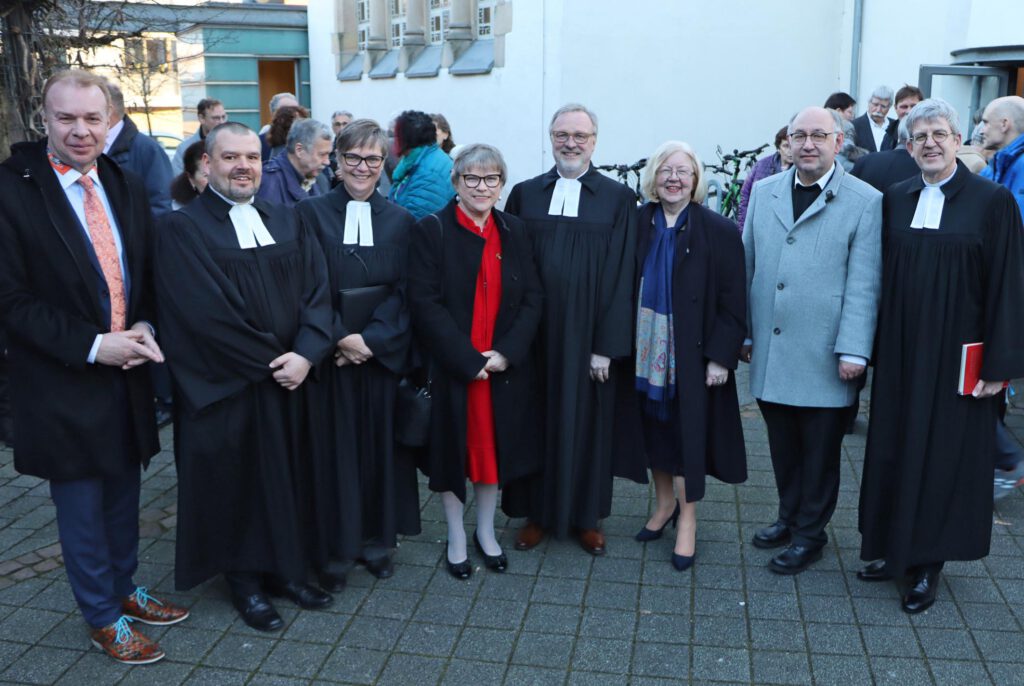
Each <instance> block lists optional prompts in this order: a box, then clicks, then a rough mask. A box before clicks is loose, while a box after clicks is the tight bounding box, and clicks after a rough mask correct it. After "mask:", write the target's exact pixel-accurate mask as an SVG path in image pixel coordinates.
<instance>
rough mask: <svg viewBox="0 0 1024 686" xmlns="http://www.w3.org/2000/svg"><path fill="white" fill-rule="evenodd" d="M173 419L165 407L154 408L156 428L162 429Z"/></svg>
mask: <svg viewBox="0 0 1024 686" xmlns="http://www.w3.org/2000/svg"><path fill="white" fill-rule="evenodd" d="M173 420H174V416H173V415H172V414H171V411H170V410H169V409H168V408H166V407H157V408H156V428H158V429H162V428H164V427H165V426H167V425H168V424H170V423H171V422H172V421H173Z"/></svg>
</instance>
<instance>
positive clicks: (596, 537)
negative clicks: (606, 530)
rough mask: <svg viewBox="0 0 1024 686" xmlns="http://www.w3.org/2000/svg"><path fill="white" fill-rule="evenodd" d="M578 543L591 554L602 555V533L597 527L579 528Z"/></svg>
mask: <svg viewBox="0 0 1024 686" xmlns="http://www.w3.org/2000/svg"><path fill="white" fill-rule="evenodd" d="M580 545H581V546H582V547H583V549H584V550H586V551H587V552H588V553H590V554H591V555H604V534H603V533H601V532H600V531H598V530H597V529H581V530H580Z"/></svg>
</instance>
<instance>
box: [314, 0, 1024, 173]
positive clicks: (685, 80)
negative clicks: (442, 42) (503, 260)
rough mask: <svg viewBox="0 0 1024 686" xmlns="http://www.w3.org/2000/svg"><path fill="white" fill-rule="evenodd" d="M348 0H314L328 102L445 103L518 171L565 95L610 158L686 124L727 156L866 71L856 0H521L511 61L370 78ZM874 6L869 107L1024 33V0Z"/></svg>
mask: <svg viewBox="0 0 1024 686" xmlns="http://www.w3.org/2000/svg"><path fill="white" fill-rule="evenodd" d="M338 2H341V0H311V2H310V4H309V26H310V37H309V40H310V66H311V83H312V97H313V109H314V116H317V117H320V118H323V119H326V118H327V117H328V116H329V115H330V113H331V111H333V110H336V109H348V110H351V111H352V112H354V113H355V114H356V116H369V117H372V118H375V119H378V120H380V121H381V122H382V123H383V122H385V121H387V120H388V119H390V118H391V117H393V116H394V115H395V114H397V113H398V112H400V111H401V110H403V109H420V110H424V111H427V112H442V113H443V114H444V115H445V116H446V117H447V118H448V120H449V122H450V123H451V125H452V131H453V134H454V137H455V140H456V141H457V142H458V143H471V142H488V143H493V144H495V145H497V146H498V147H499V148H500V149H501V150H502V151H503V152H504V153H505V155H506V157H507V158H508V162H509V167H510V173H511V177H512V179H511V180H512V181H513V182H515V181H517V180H520V179H522V178H527V177H530V176H533V175H535V174H538V173H540V172H542V171H544V170H545V169H547V168H548V167H549V166H550V164H551V155H550V144H549V142H548V139H547V135H546V132H547V125H548V120H549V118H550V116H551V113H552V112H553V111H554V110H555V109H556V108H557V107H558V106H560V105H561V104H563V103H565V102H569V101H580V102H583V103H584V104H586V105H587V106H588V107H590V108H591V109H593V110H594V111H595V112H596V113H597V115H598V117H599V119H600V135H599V137H598V145H597V152H596V153H595V158H594V159H595V161H596V162H597V163H598V164H609V163H622V162H633V161H635V160H637V159H638V158H640V157H645V156H647V155H648V154H650V152H651V151H652V150H653V149H654V148H655V147H656V146H657V145H658V144H659V143H661V142H663V141H664V140H667V139H672V138H675V139H683V140H686V141H688V142H690V143H691V144H692V145H693V146H694V147H695V148H696V150H697V152H698V154H699V155H700V156H701V157H702V158H704V160H705V161H714V160H715V154H714V153H715V148H716V146H717V145H721V146H722V147H723V148H724V149H725V150H726V151H727V152H728V151H731V150H732V149H733V148H740V149H747V148H752V147H756V146H758V145H760V144H762V143H765V142H770V141H771V140H772V137H773V136H774V133H775V131H776V130H777V129H778V127H780V126H782V125H783V124H785V123H786V122H787V121H788V119H789V117H790V116H791V115H792V114H794V113H795V112H796V111H797V110H798V109H800V108H801V107H803V106H806V105H817V104H821V103H823V102H824V100H825V98H826V97H827V96H828V94H829V93H831V92H833V91H836V90H848V89H849V87H850V78H851V55H852V36H853V12H854V6H855V0H820V1H818V2H793V1H791V0H719V1H718V2H707V1H706V0H672V1H670V2H665V1H657V2H656V1H654V0H512V10H513V19H512V27H511V32H510V33H508V34H507V35H506V37H505V66H504V67H499V68H495V69H494V70H493V71H492V72H491V73H490V74H487V75H481V76H462V77H458V76H449V75H448V74H447V72H446V70H444V69H442V70H441V74H440V75H439V76H437V77H436V78H423V79H406V78H405V77H404V76H403V75H401V74H399V75H398V76H397V77H396V78H394V79H381V80H370V79H369V78H368V77H366V76H364V77H363V79H362V81H359V82H339V81H338V80H337V79H336V78H335V73H336V71H337V69H338V64H337V57H336V55H334V54H333V52H332V49H331V37H332V34H334V33H336V31H337V28H336V27H335V25H334V23H335V14H336V10H335V7H336V3H338ZM863 13H864V14H863V33H862V51H861V62H860V88H859V89H858V91H859V92H857V93H854V94H853V95H854V97H856V98H857V99H858V101H859V103H860V106H859V107H858V109H859V111H863V104H864V103H866V102H867V100H868V98H869V96H870V92H871V90H872V89H873V88H874V87H875V86H877V85H879V84H882V83H884V84H887V85H889V86H891V87H892V88H893V89H894V90H895V89H897V88H899V87H900V86H901V85H903V84H904V83H910V84H917V81H918V69H919V67H920V65H921V64H928V63H934V64H948V63H950V61H951V56H950V51H952V50H955V49H959V48H963V47H968V46H970V47H978V46H981V45H1003V44H1020V43H1021V42H1022V41H1021V37H1020V27H1021V26H1024V1H1021V0H900V1H899V2H882V1H881V0H864V2H863ZM950 87H951V88H952V86H950ZM963 87H964V86H963V84H962V83H961V84H960V85H959V86H957V88H963Z"/></svg>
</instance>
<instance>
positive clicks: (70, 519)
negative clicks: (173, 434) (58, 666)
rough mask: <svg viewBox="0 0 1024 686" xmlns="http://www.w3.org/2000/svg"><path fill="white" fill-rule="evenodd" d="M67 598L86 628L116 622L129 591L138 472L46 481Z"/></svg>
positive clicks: (132, 586) (136, 527) (136, 523)
mask: <svg viewBox="0 0 1024 686" xmlns="http://www.w3.org/2000/svg"><path fill="white" fill-rule="evenodd" d="M50 496H51V497H52V498H53V503H54V505H55V506H56V508H57V529H58V532H59V533H60V547H61V553H63V555H64V568H65V570H66V571H67V575H68V581H69V582H70V584H71V592H72V593H73V594H74V596H75V600H76V601H77V602H78V607H79V609H80V610H81V611H82V616H83V617H85V621H86V622H87V623H88V624H89V626H91V627H93V628H97V629H98V628H100V627H104V626H107V625H108V624H112V623H113V622H116V621H117V620H118V618H119V617H120V616H121V601H122V600H124V599H125V598H127V597H128V596H129V595H131V594H132V593H133V592H134V591H135V583H134V581H132V575H133V574H134V573H135V570H136V568H137V567H138V563H139V562H138V553H139V467H138V465H136V466H135V467H133V468H131V469H130V470H128V471H127V472H125V473H124V474H121V475H118V476H115V477H106V478H95V479H75V480H73V481H51V482H50Z"/></svg>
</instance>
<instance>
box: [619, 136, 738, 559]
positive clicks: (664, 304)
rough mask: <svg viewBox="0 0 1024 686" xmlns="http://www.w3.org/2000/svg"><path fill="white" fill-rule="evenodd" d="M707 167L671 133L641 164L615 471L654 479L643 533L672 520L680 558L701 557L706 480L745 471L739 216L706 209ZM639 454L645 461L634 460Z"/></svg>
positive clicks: (652, 536) (653, 535)
mask: <svg viewBox="0 0 1024 686" xmlns="http://www.w3.org/2000/svg"><path fill="white" fill-rule="evenodd" d="M702 170H703V167H702V166H701V163H700V160H698V159H697V157H696V155H695V153H694V152H693V149H692V148H690V146H689V145H687V144H685V143H680V142H677V141H669V142H667V143H665V144H663V145H662V146H661V147H659V148H658V150H656V151H655V153H654V154H653V155H652V156H651V158H650V161H649V162H648V163H647V166H646V167H645V168H644V171H643V177H642V178H643V187H644V194H645V195H646V196H647V197H648V198H650V200H651V201H650V202H648V203H647V204H646V205H644V206H643V207H641V208H640V218H639V221H638V232H637V251H636V260H637V262H636V264H637V268H636V275H637V278H636V290H635V293H636V296H635V297H634V298H633V302H634V303H636V304H637V308H638V311H637V314H636V317H635V319H634V321H635V322H636V329H635V332H636V335H635V336H634V341H635V349H634V355H633V357H632V358H631V359H630V360H629V361H628V362H625V363H622V364H621V373H622V377H621V378H622V382H621V383H620V386H619V387H618V389H617V396H618V412H617V414H616V416H617V419H618V421H619V425H618V428H619V430H618V431H617V432H616V437H615V442H616V451H615V466H616V473H617V474H618V475H620V476H625V477H628V478H632V479H633V480H635V481H640V482H642V483H646V481H647V477H646V470H645V469H644V468H645V467H649V468H650V470H651V473H652V475H653V477H654V489H655V494H656V497H657V505H656V509H655V511H654V513H653V514H652V515H651V517H650V519H649V520H648V521H647V524H646V525H645V526H644V528H643V529H641V530H640V532H639V533H637V535H636V540H637V541H640V542H646V541H653V540H656V539H658V538H661V536H662V532H663V531H664V529H665V527H666V526H667V525H668V524H669V522H672V523H673V524H676V541H675V547H674V551H673V554H672V558H671V559H672V564H673V566H675V568H676V569H678V570H680V571H682V570H685V569H687V568H689V567H690V566H691V565H692V564H693V559H694V555H695V546H696V533H697V515H696V501H698V500H700V499H701V498H703V497H704V479H705V476H706V475H711V476H714V477H716V478H718V479H721V480H722V481H725V482H727V483H740V482H742V481H745V480H746V478H747V469H746V450H745V447H744V444H743V427H742V425H741V422H740V410H739V402H738V400H737V397H736V379H735V376H734V373H733V372H734V371H735V369H736V366H737V363H738V361H739V352H740V346H741V345H742V344H743V339H744V336H745V333H746V279H745V277H744V264H743V245H742V243H741V242H740V234H739V232H738V231H737V230H736V225H735V224H733V223H732V222H731V221H729V220H728V219H725V218H723V217H721V216H719V215H718V214H715V213H714V212H711V211H709V210H707V209H705V208H704V207H701V205H700V202H701V201H702V200H703V199H704V196H705V193H706V186H705V183H704V179H703V171H702ZM637 454H640V455H643V456H644V457H645V458H646V460H645V461H638V460H637V459H636V456H637Z"/></svg>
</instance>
